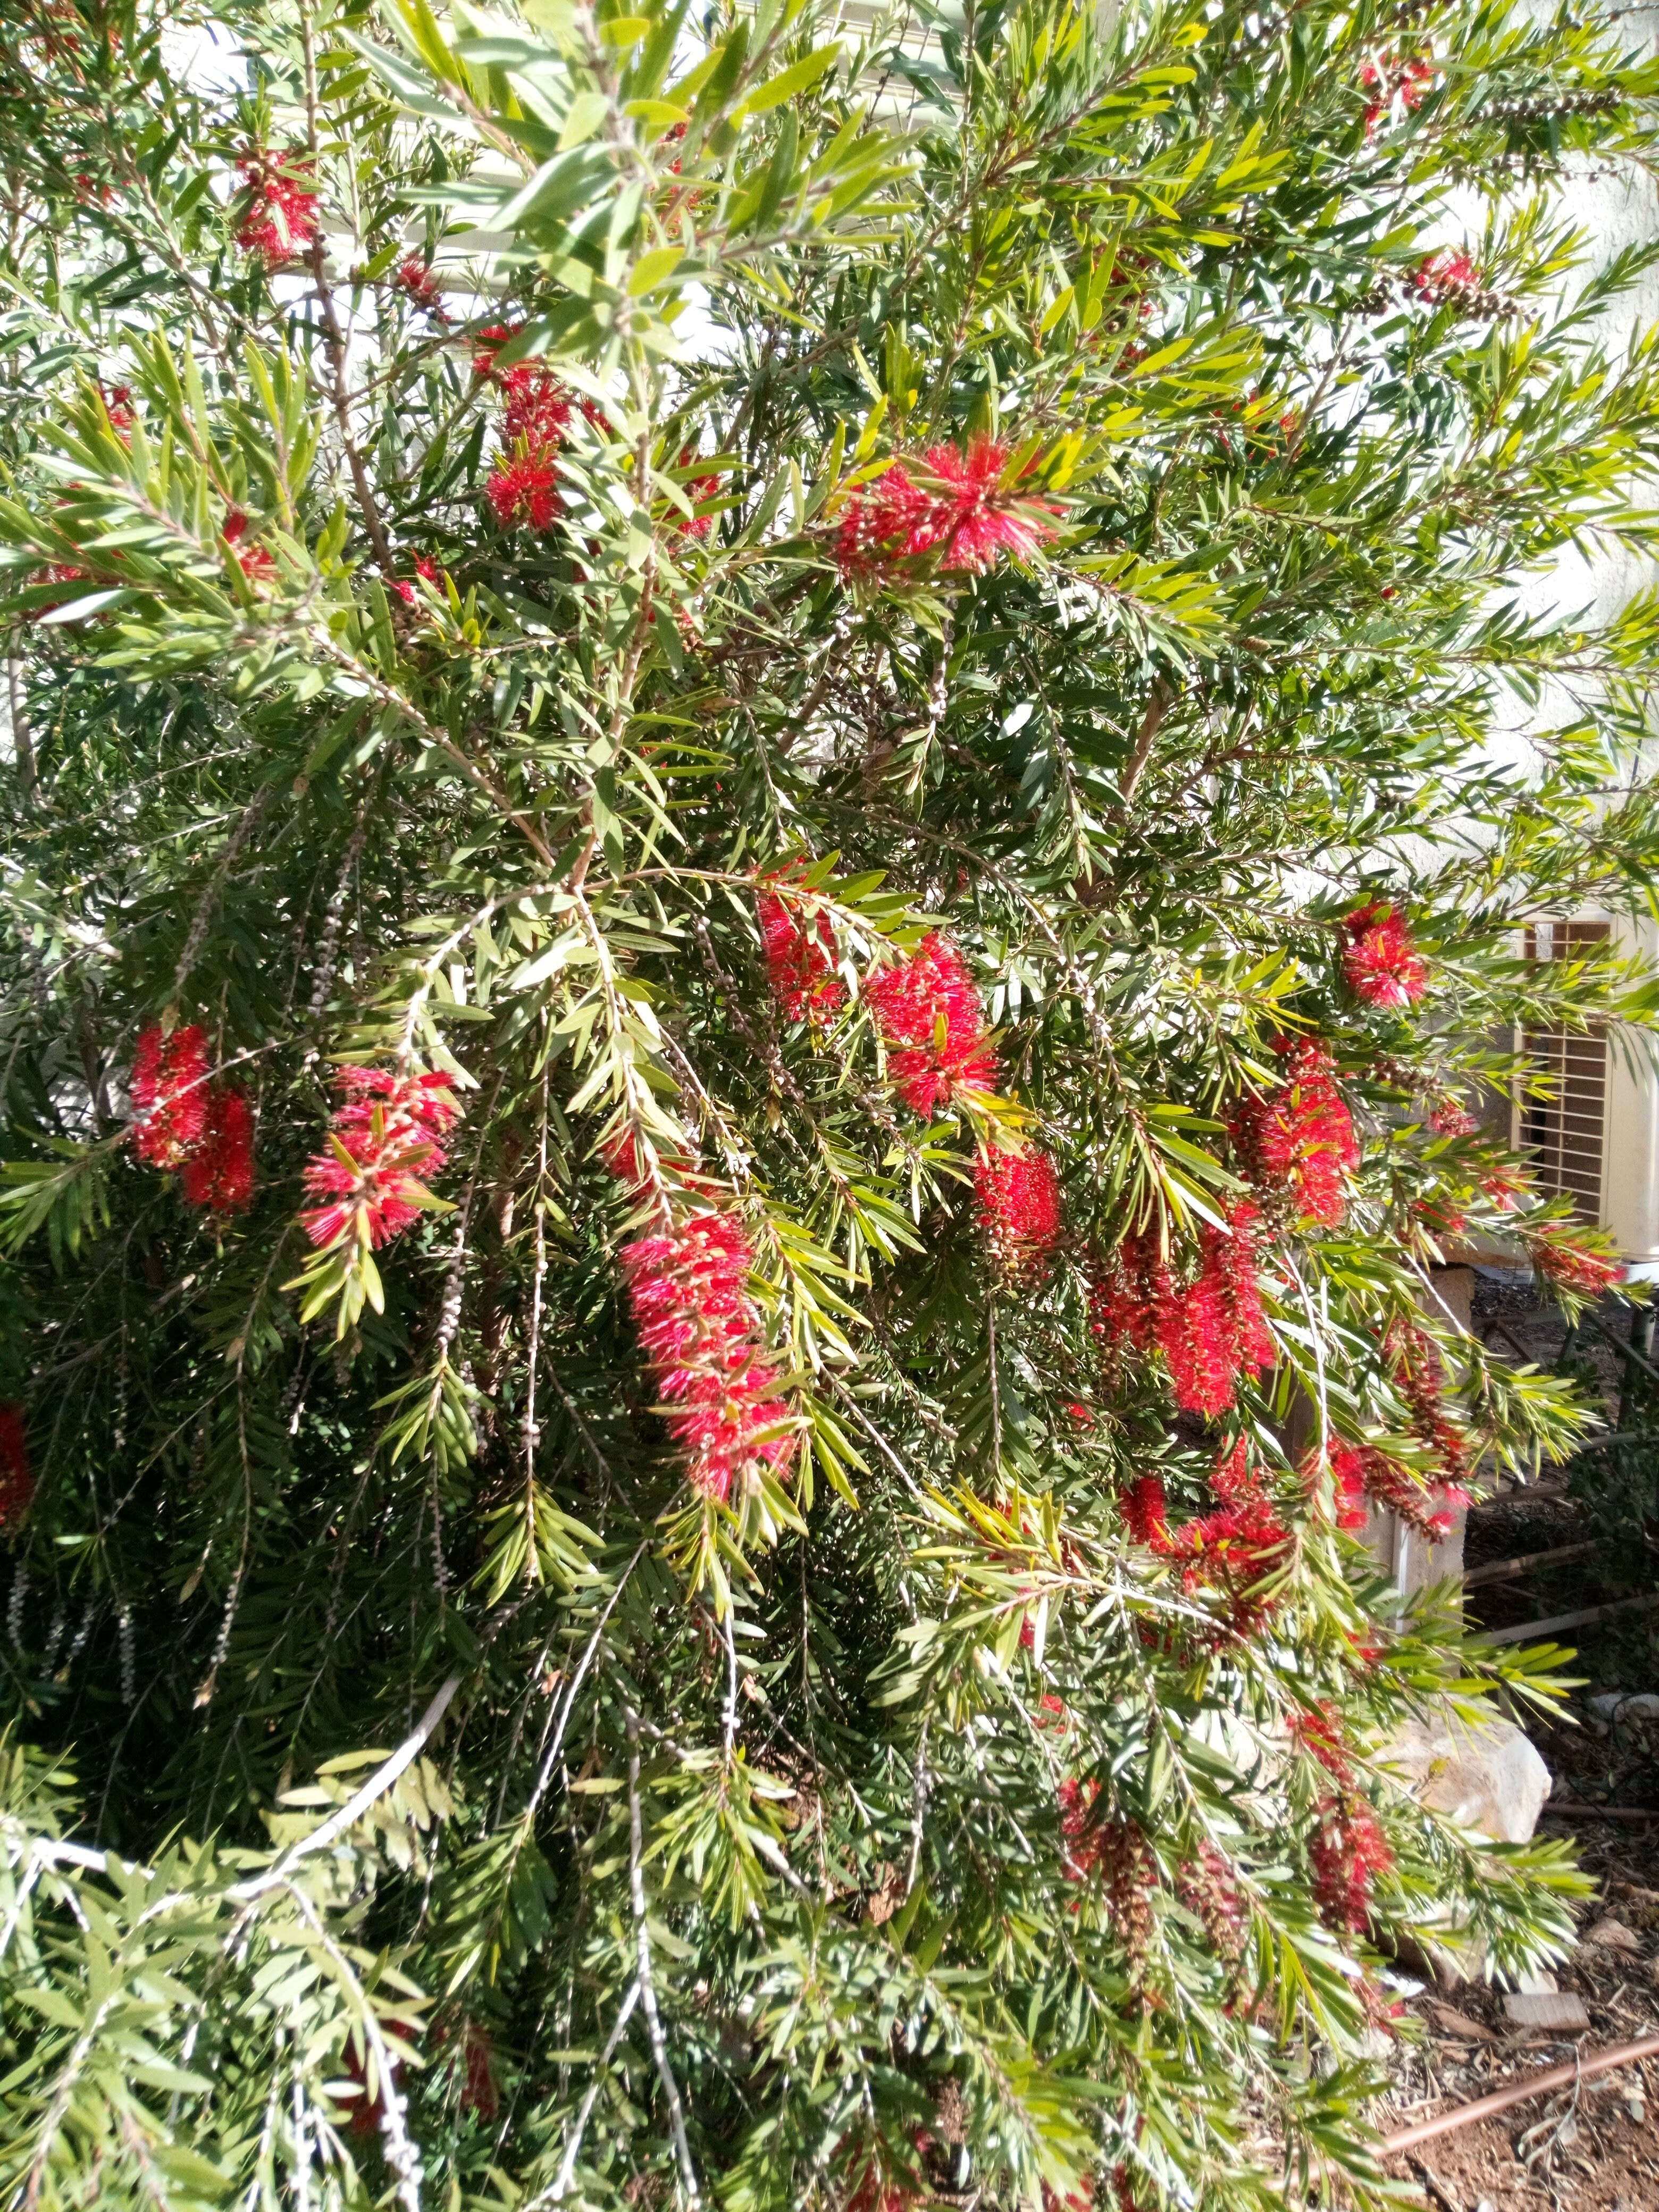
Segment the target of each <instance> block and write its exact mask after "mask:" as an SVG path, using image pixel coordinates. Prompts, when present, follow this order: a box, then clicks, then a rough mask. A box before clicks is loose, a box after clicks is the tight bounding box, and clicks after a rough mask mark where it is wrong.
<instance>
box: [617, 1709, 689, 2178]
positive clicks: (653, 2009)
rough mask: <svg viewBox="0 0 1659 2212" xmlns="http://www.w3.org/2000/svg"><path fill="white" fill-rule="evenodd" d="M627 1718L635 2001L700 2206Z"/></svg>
mask: <svg viewBox="0 0 1659 2212" xmlns="http://www.w3.org/2000/svg"><path fill="white" fill-rule="evenodd" d="M627 1716H628V1887H629V1894H630V1895H631V1897H632V1899H633V1900H634V1929H635V1936H636V1937H637V1939H638V1943H639V1961H640V1966H639V1984H640V1998H641V2002H642V2003H643V2004H644V2006H645V2025H646V2028H647V2033H649V2035H650V2038H651V2054H652V2056H653V2058H655V2060H656V2062H657V2074H658V2076H659V2079H660V2081H661V2082H662V2092H663V2095H664V2096H665V2098H666V2099H667V2100H668V2124H669V2126H670V2127H671V2130H673V2136H674V2156H675V2159H676V2160H677V2162H678V2166H679V2169H680V2187H681V2189H682V2190H683V2191H684V2194H685V2198H686V2202H687V2203H690V2204H701V2203H702V2195H701V2192H700V2191H699V2190H698V2188H697V2174H696V2167H695V2166H693V2165H692V2163H691V2146H690V2143H689V2142H687V2140H686V2135H685V2107H684V2106H683V2105H682V2104H681V2102H680V2091H679V2084H678V2082H677V2081H675V2079H674V2069H673V2068H672V2067H671V2065H670V2064H669V2063H668V2045H667V2043H666V2041H665V2039H664V2036H663V2032H662V2021H661V2018H660V2016H659V2014H658V2011H657V1992H656V1990H655V1988H654V1987H653V1984H652V1980H651V1934H650V1930H649V1929H647V1926H646V1920H645V1835H644V1824H643V1821H642V1820H641V1814H640V1717H639V1715H638V1714H637V1713H636V1712H635V1711H634V1708H633V1707H632V1705H629V1707H628V1708H627Z"/></svg>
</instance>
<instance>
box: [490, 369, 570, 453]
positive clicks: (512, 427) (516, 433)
mask: <svg viewBox="0 0 1659 2212" xmlns="http://www.w3.org/2000/svg"><path fill="white" fill-rule="evenodd" d="M520 368H522V369H523V370H524V371H525V372H526V374H525V375H524V377H523V379H522V380H520V381H518V382H516V383H515V382H513V379H514V378H516V377H517V376H518V371H519V369H520ZM573 406H574V402H573V401H572V399H571V397H570V394H569V393H568V392H567V391H566V390H565V388H564V386H563V385H562V384H561V383H560V382H559V381H558V380H557V378H556V377H553V376H550V375H549V374H548V373H547V371H546V370H545V369H544V368H543V367H542V365H541V363H540V362H520V363H518V365H517V367H516V368H510V369H508V370H507V405H506V406H505V407H504V408H503V409H502V410H501V435H502V437H503V438H504V439H505V440H506V441H507V443H508V444H509V445H512V446H513V447H515V448H517V447H523V449H524V451H525V452H526V453H532V454H539V455H541V456H542V457H543V458H544V459H550V458H551V456H552V455H553V454H554V453H556V452H557V451H558V448H559V447H560V445H561V444H562V442H563V439H564V435H565V432H566V431H567V430H568V428H570V416H571V413H572V410H573Z"/></svg>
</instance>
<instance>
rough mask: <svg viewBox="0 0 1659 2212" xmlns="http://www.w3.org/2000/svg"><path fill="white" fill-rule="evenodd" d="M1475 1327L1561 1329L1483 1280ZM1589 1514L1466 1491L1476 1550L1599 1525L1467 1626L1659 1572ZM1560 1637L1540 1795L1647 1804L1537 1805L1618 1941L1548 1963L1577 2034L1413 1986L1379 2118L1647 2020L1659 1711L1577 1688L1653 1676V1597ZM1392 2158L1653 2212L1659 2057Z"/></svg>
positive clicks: (1656, 1950)
mask: <svg viewBox="0 0 1659 2212" xmlns="http://www.w3.org/2000/svg"><path fill="white" fill-rule="evenodd" d="M1483 1306H1484V1308H1485V1311H1484V1313H1483V1310H1482V1309H1483ZM1606 1318H1607V1321H1608V1324H1609V1327H1610V1328H1613V1329H1614V1330H1615V1331H1616V1333H1617V1334H1619V1335H1620V1336H1624V1335H1625V1334H1626V1329H1627V1328H1628V1310H1625V1311H1624V1312H1623V1313H1621V1312H1620V1310H1619V1309H1618V1308H1617V1307H1616V1306H1613V1305H1610V1306H1609V1308H1608V1310H1607V1316H1606ZM1494 1322H1497V1323H1498V1324H1500V1328H1501V1333H1500V1328H1493V1323H1494ZM1483 1323H1484V1324H1485V1326H1484V1327H1483ZM1475 1327H1476V1328H1477V1329H1478V1330H1480V1331H1481V1333H1482V1334H1488V1335H1489V1337H1490V1339H1491V1340H1492V1344H1493V1348H1494V1350H1496V1351H1498V1352H1502V1353H1504V1354H1505V1355H1507V1356H1510V1357H1514V1356H1516V1353H1517V1352H1519V1351H1520V1350H1521V1349H1522V1347H1523V1346H1524V1348H1525V1351H1526V1352H1527V1354H1528V1356H1529V1357H1530V1358H1534V1359H1535V1360H1537V1361H1538V1363H1539V1364H1540V1365H1541V1366H1546V1367H1547V1366H1548V1365H1550V1364H1552V1362H1553V1358H1554V1355H1555V1352H1556V1351H1557V1349H1558V1348H1559V1343H1560V1337H1561V1329H1560V1324H1559V1320H1557V1319H1556V1317H1555V1316H1553V1315H1552V1314H1550V1313H1549V1312H1548V1310H1547V1309H1543V1308H1541V1307H1540V1306H1539V1305H1538V1304H1536V1302H1535V1301H1534V1300H1533V1299H1532V1297H1530V1295H1528V1294H1521V1293H1514V1292H1507V1291H1498V1293H1497V1294H1496V1295H1494V1294H1493V1292H1492V1290H1491V1288H1490V1286H1488V1287H1487V1288H1486V1296H1485V1297H1482V1296H1481V1295H1480V1293H1479V1292H1477V1297H1476V1305H1475ZM1516 1340H1518V1342H1517V1341H1516ZM1595 1364H1596V1366H1597V1368H1598V1370H1605V1371H1604V1372H1603V1374H1602V1381H1603V1385H1604V1390H1605V1395H1606V1397H1607V1412H1608V1417H1609V1420H1610V1422H1611V1423H1613V1424H1614V1425H1620V1426H1623V1425H1624V1424H1623V1423H1621V1422H1620V1408H1619V1395H1620V1394H1619V1381H1620V1376H1619V1374H1618V1372H1617V1370H1618V1369H1619V1368H1620V1367H1621V1366H1622V1365H1623V1364H1624V1363H1623V1362H1622V1361H1621V1360H1620V1359H1619V1358H1618V1357H1617V1356H1616V1355H1614V1354H1613V1353H1612V1352H1607V1353H1605V1355H1599V1356H1598V1357H1597V1358H1596V1362H1595ZM1650 1418H1651V1417H1650ZM1600 1518H1601V1516H1599V1514H1598V1511H1597V1509H1596V1507H1595V1501H1594V1499H1588V1500H1587V1499H1584V1498H1582V1497H1581V1498H1541V1497H1535V1496H1528V1494H1527V1493H1526V1492H1521V1493H1520V1494H1518V1495H1516V1496H1515V1497H1514V1498H1510V1499H1505V1500H1504V1501H1503V1502H1502V1503H1499V1504H1490V1505H1487V1506H1486V1507H1485V1508H1482V1509H1478V1510H1477V1511H1476V1513H1475V1514H1474V1516H1472V1518H1471V1522H1470V1528H1469V1543H1468V1565H1470V1566H1471V1567H1473V1566H1474V1565H1478V1564H1480V1562H1482V1561H1483V1560H1496V1559H1508V1558H1514V1557H1518V1556H1521V1555H1523V1554H1527V1553H1532V1552H1535V1551H1540V1550H1543V1549H1547V1548H1549V1547H1556V1546H1560V1545H1565V1544H1568V1543H1571V1542H1573V1541H1576V1540H1581V1539H1587V1538H1589V1537H1590V1536H1592V1535H1598V1536H1606V1537H1607V1541H1601V1543H1600V1546H1599V1548H1598V1550H1597V1551H1596V1552H1595V1553H1593V1554H1591V1555H1589V1556H1588V1557H1586V1558H1584V1559H1580V1560H1574V1561H1571V1562H1568V1563H1566V1564H1565V1565H1559V1566H1555V1567H1552V1568H1548V1569H1545V1570H1541V1571H1532V1572H1530V1573H1529V1574H1528V1576H1527V1577H1525V1578H1524V1579H1522V1580H1516V1581H1512V1582H1504V1583H1487V1584H1486V1585H1484V1586H1482V1587H1481V1588H1480V1589H1476V1590H1474V1591H1471V1592H1470V1594H1469V1602H1468V1613H1469V1615H1470V1620H1471V1626H1475V1625H1477V1621H1478V1623H1479V1625H1482V1626H1486V1627H1489V1628H1496V1627H1498V1626H1508V1625H1510V1624H1511V1623H1514V1624H1516V1625H1519V1624H1520V1623H1522V1622H1524V1621H1528V1620H1537V1619H1540V1618H1543V1617H1547V1616H1548V1615H1550V1614H1553V1613H1565V1612H1569V1611H1572V1610H1576V1609H1577V1607H1583V1606H1591V1605H1596V1604H1600V1603H1603V1602H1605V1601H1607V1600H1609V1599H1612V1598H1616V1597H1619V1596H1622V1595H1626V1594H1627V1593H1628V1592H1629V1591H1630V1590H1631V1589H1650V1588H1652V1587H1653V1586H1654V1583H1655V1581H1656V1578H1659V1577H1656V1574H1655V1571H1654V1568H1653V1566H1652V1565H1651V1564H1650V1561H1648V1560H1645V1559H1644V1558H1643V1556H1642V1554H1643V1553H1644V1549H1645V1547H1644V1542H1643V1534H1642V1532H1641V1530H1640V1528H1639V1527H1638V1528H1631V1529H1630V1530H1629V1533H1628V1535H1627V1536H1626V1538H1625V1539H1624V1541H1618V1540H1616V1539H1614V1538H1613V1537H1611V1536H1607V1524H1606V1522H1605V1521H1604V1520H1603V1521H1601V1527H1600V1528H1599V1529H1598V1525H1597V1523H1598V1520H1599V1519H1600ZM1650 1534H1651V1528H1650ZM1565 1642H1566V1643H1567V1644H1571V1645H1577V1658H1576V1659H1575V1661H1574V1662H1573V1663H1572V1665H1571V1668H1570V1669H1569V1670H1568V1671H1569V1672H1571V1674H1576V1675H1579V1676H1582V1677H1583V1678H1584V1680H1583V1687H1582V1688H1580V1689H1579V1690H1577V1692H1575V1694H1574V1696H1573V1698H1572V1699H1571V1705H1570V1706H1569V1709H1568V1712H1567V1714H1566V1715H1565V1717H1563V1719H1562V1720H1561V1721H1559V1722H1558V1723H1555V1724H1553V1725H1551V1724H1546V1723H1539V1724H1537V1725H1535V1726H1534V1727H1533V1728H1532V1729H1531V1731H1530V1732H1531V1734H1532V1737H1533V1741H1534V1743H1535V1744H1536V1745H1537V1747H1538V1748H1539V1750H1540V1751H1541V1753H1542V1754H1543V1757H1544V1759H1545V1762H1546V1764H1547V1765H1548V1767H1549V1768H1550V1771H1551V1773H1552V1776H1553V1778H1554V1787H1553V1796H1555V1797H1556V1798H1557V1799H1565V1800H1570V1801H1572V1802H1576V1803H1577V1804H1578V1805H1580V1806H1586V1807H1589V1806H1595V1805H1602V1806H1609V1807H1611V1806H1617V1807H1620V1808H1627V1809H1628V1808H1638V1809H1640V1808H1653V1817H1652V1818H1651V1820H1626V1821H1621V1822H1618V1823H1614V1822H1611V1821H1607V1820H1597V1819H1595V1818H1594V1817H1592V1816H1590V1815H1588V1814H1577V1815H1575V1816H1572V1817H1568V1816H1566V1815H1565V1814H1560V1813H1553V1812H1551V1811H1550V1809H1549V1808H1546V1810H1545V1814H1544V1818H1543V1820H1542V1821H1541V1824H1540V1825H1541V1833H1543V1834H1545V1835H1555V1836H1571V1838H1573V1839H1574V1840H1575V1841H1576V1843H1577V1847H1578V1855H1579V1862H1580V1863H1581V1865H1582V1866H1583V1869H1584V1870H1585V1871H1586V1872H1587V1873H1589V1874H1590V1875H1594V1876H1595V1881H1596V1894H1595V1898H1594V1899H1592V1900H1589V1902H1587V1904H1586V1905H1584V1906H1583V1908H1582V1909H1581V1910H1580V1911H1579V1913H1578V1923H1579V1928H1580V1932H1581V1936H1584V1935H1588V1934H1589V1931H1590V1930H1591V1929H1594V1928H1595V1926H1596V1925H1597V1923H1601V1922H1603V1921H1606V1920H1608V1919H1612V1920H1614V1921H1617V1922H1618V1923H1620V1926H1621V1927H1623V1928H1624V1929H1627V1930H1628V1931H1629V1934H1630V1937H1631V1938H1632V1944H1631V1948H1610V1947H1608V1946H1607V1945H1605V1944H1601V1943H1590V1942H1580V1944H1579V1947H1578V1948H1577V1950H1576V1951H1575V1952H1574V1953H1573V1954H1572V1956H1571V1958H1570V1959H1569V1960H1566V1961H1565V1963H1564V1964H1563V1965H1561V1966H1558V1967H1557V1968H1556V1969H1555V1979H1556V1981H1557V1983H1558V1984H1559V1987H1560V1989H1561V1990H1564V1991H1569V1990H1570V1991H1572V1992H1575V1993H1576V1994H1577V1996H1579V1997H1581V1998H1582V1999H1583V2004H1584V2008H1585V2010H1586V2011H1587V2012H1588V2014H1589V2028H1588V2030H1583V2031H1580V2032H1579V2033H1577V2034H1565V2035H1564V2034H1560V2033H1547V2032H1541V2031H1538V2030H1520V2029H1517V2028H1516V2027H1515V2026H1514V2024H1513V2023H1512V2022H1511V2021H1509V2020H1508V2019H1507V2018H1506V2017H1505V2015H1504V1999H1503V1996H1502V1995H1501V1993H1500V1992H1498V1991H1497V1990H1492V1989H1490V1988H1488V1987H1486V1986H1485V1985H1484V1984H1471V1983H1462V1984H1457V1985H1456V1986H1449V1985H1442V1986H1440V1987H1433V1986H1431V1987H1430V1988H1428V1989H1426V1990H1424V1991H1423V1993H1422V1994H1421V1995H1420V1996H1417V1997H1414V1998H1413V1999H1412V2000H1411V2001H1410V2002H1409V2004H1408V2005H1407V2015H1408V2016H1409V2021H1410V2022H1411V2025H1410V2026H1409V2027H1407V2028H1406V2030H1405V2032H1404V2033H1402V2035H1401V2041H1400V2044H1399V2046H1398V2051H1399V2056H1398V2059H1397V2063H1396V2065H1395V2080H1394V2086H1393V2088H1392V2090H1391V2092H1390V2093H1389V2096H1388V2097H1387V2098H1385V2099H1384V2100H1383V2101H1382V2103H1381V2104H1380V2105H1379V2106H1378V2108H1377V2111H1376V2123H1377V2125H1378V2127H1379V2128H1380V2129H1381V2130H1382V2131H1383V2133H1384V2134H1387V2133H1389V2131H1390V2130H1395V2129H1398V2128H1403V2127H1407V2126H1410V2125H1411V2124H1413V2123H1414V2122H1416V2121H1419V2120H1422V2119H1427V2118H1431V2117H1432V2116H1434V2115H1435V2114H1437V2113H1440V2112H1449V2111H1450V2110H1452V2109H1454V2108H1455V2107H1456V2106H1461V2105H1465V2104H1468V2103H1471V2102H1473V2101H1474V2100H1475V2099H1476V2098H1480V2097H1485V2096H1488V2095H1490V2094H1491V2093H1492V2092H1493V2091H1494V2090H1497V2089H1503V2088H1508V2087H1512V2086H1514V2085H1515V2084H1516V2083H1518V2082H1520V2081H1524V2080H1525V2079H1526V2078H1527V2076H1528V2075H1535V2074H1542V2073H1545V2072H1547V2070H1548V2069H1550V2068H1552V2067H1554V2066H1558V2065H1560V2064H1561V2063H1563V2062H1571V2060H1572V2059H1573V2057H1574V2056H1575V2053H1579V2054H1582V2055H1583V2056H1584V2057H1589V2056H1590V2055H1592V2054H1593V2053H1595V2052H1596V2051H1604V2050H1607V2049H1609V2048H1610V2047H1611V2046H1612V2045H1615V2044H1621V2043H1631V2042H1634V2041H1637V2040H1638V2039H1640V2038H1641V2037H1643V2036H1646V2035H1653V2034H1659V1719H1653V1720H1646V1719H1632V1718H1630V1717H1619V1718H1617V1719H1615V1720H1614V1721H1613V1723H1611V1724H1609V1723H1607V1721H1606V1720H1600V1719H1597V1718H1595V1717H1594V1716H1592V1715H1591V1713H1590V1711H1589V1702H1588V1701H1589V1699H1590V1698H1591V1697H1592V1696H1594V1695H1595V1694H1596V1693H1597V1692H1601V1691H1602V1690H1610V1689H1618V1690H1623V1691H1626V1692H1634V1691H1649V1690H1652V1691H1659V1613H1638V1614H1637V1615H1635V1616H1634V1617H1632V1616H1631V1615H1630V1614H1623V1615H1620V1616H1615V1617H1614V1619H1613V1620H1609V1621H1607V1622H1605V1623H1600V1624H1596V1625H1595V1626H1591V1627H1588V1628H1584V1629H1581V1630H1577V1631H1575V1632H1571V1633H1570V1634H1568V1635H1567V1636H1566V1637H1565ZM1483 2030H1484V2033H1481V2031H1483ZM1388 2170H1389V2172H1390V2173H1392V2174H1394V2175H1395V2176H1397V2177H1398V2178H1399V2179H1401V2180H1403V2181H1405V2182H1407V2183H1408V2184H1412V2183H1414V2184H1415V2185H1416V2186H1417V2187H1418V2189H1419V2191H1421V2192H1422V2195H1423V2197H1424V2198H1425V2200H1426V2202H1427V2203H1429V2204H1431V2205H1432V2206H1433V2207H1435V2208H1436V2212H1534V2208H1535V2212H1546V2208H1547V2212H1659V2058H1655V2057H1650V2058H1648V2059H1647V2060H1646V2061H1644V2062H1643V2063H1639V2064H1638V2065H1636V2066H1632V2067H1626V2068H1622V2069H1620V2070H1619V2071H1618V2072H1616V2073H1613V2074H1608V2075H1601V2077H1600V2078H1598V2079H1597V2080H1595V2081H1589V2082H1583V2083H1580V2084H1579V2085H1577V2087H1576V2088H1575V2087H1569V2088H1566V2089H1565V2090H1562V2091H1559V2092H1558V2093H1554V2094H1553V2095H1548V2096H1544V2097H1536V2098H1530V2099H1528V2100H1527V2101H1526V2102H1524V2103H1522V2104H1518V2105H1516V2106H1511V2107H1510V2110H1509V2111H1507V2112H1503V2113H1501V2114H1499V2115H1498V2116H1497V2117H1495V2118H1492V2119H1488V2120H1486V2121H1483V2122H1481V2123H1480V2124H1477V2125H1474V2126H1472V2127H1467V2128H1463V2129H1460V2130H1457V2131H1455V2133H1452V2134H1449V2135H1445V2136H1438V2137H1437V2138H1435V2139H1434V2140H1433V2141H1431V2142H1426V2143H1424V2144H1422V2145H1421V2146H1419V2148H1418V2149H1417V2150H1415V2151H1412V2152H1407V2153H1405V2154H1402V2155H1400V2156H1397V2157H1395V2158H1393V2159H1390V2160H1389V2161H1388Z"/></svg>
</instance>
